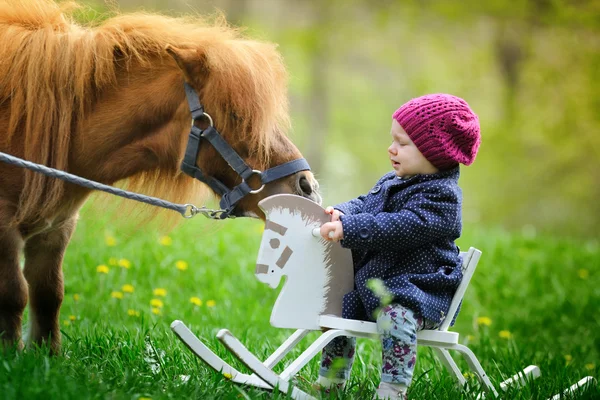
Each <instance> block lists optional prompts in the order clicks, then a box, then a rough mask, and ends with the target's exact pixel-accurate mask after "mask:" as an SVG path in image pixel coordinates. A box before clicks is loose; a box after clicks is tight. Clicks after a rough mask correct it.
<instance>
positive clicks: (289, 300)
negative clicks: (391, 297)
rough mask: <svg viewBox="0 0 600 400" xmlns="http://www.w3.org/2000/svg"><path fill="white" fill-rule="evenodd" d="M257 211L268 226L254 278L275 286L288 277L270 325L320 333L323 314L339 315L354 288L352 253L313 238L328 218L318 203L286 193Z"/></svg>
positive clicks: (320, 239)
mask: <svg viewBox="0 0 600 400" xmlns="http://www.w3.org/2000/svg"><path fill="white" fill-rule="evenodd" d="M259 207H260V208H261V209H262V210H263V212H264V213H265V215H266V223H265V231H264V233H263V238H262V241H261V245H260V249H259V253H258V258H257V262H256V277H257V279H258V280H260V281H261V282H264V283H267V284H269V285H270V286H271V287H272V288H277V287H278V286H279V283H280V281H281V278H282V277H285V283H284V285H283V288H282V289H281V292H280V293H279V296H278V298H277V301H276V302H275V305H274V306H273V310H272V313H271V321H270V322H271V325H273V326H275V327H279V328H294V329H319V316H320V315H325V314H327V315H335V316H338V317H341V315H342V298H343V296H344V294H346V293H348V292H349V291H351V290H352V288H353V286H354V273H353V266H352V255H351V252H350V250H347V249H344V248H342V247H341V246H340V244H339V243H333V242H326V241H325V240H323V239H322V238H321V237H314V236H313V234H312V231H313V229H314V228H319V227H320V226H321V225H322V224H324V223H325V222H328V221H329V219H330V216H329V215H327V214H326V213H325V210H324V209H323V208H322V207H321V206H319V205H318V204H316V203H314V202H312V201H310V200H308V199H306V198H303V197H300V196H295V195H288V194H281V195H275V196H271V197H268V198H266V199H264V200H262V201H261V202H260V203H259ZM334 277H335V278H334Z"/></svg>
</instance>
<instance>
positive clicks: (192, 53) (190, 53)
mask: <svg viewBox="0 0 600 400" xmlns="http://www.w3.org/2000/svg"><path fill="white" fill-rule="evenodd" d="M165 51H166V52H167V53H169V55H170V56H171V57H173V59H174V60H175V62H176V63H177V65H178V66H179V69H181V71H182V72H183V76H184V78H185V80H186V81H187V82H188V83H193V82H201V81H202V80H203V78H205V77H206V75H208V68H207V66H206V59H205V57H204V56H202V54H200V53H199V52H198V50H196V49H179V48H176V47H173V46H171V45H170V44H168V45H167V47H165Z"/></svg>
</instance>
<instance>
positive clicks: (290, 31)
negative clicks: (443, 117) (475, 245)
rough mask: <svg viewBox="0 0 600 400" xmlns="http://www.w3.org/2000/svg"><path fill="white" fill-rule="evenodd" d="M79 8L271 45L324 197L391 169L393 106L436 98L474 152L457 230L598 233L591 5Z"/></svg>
mask: <svg viewBox="0 0 600 400" xmlns="http://www.w3.org/2000/svg"><path fill="white" fill-rule="evenodd" d="M80 2H82V3H84V4H88V5H90V6H92V7H93V9H94V10H98V11H100V12H101V13H102V12H103V11H107V10H109V11H110V10H115V9H119V10H121V11H123V12H127V11H133V10H147V11H159V12H162V13H167V14H173V15H177V14H182V13H186V14H189V13H200V14H211V13H214V12H215V10H217V9H218V10H222V11H223V12H224V13H225V14H226V15H227V17H228V19H229V20H230V22H231V23H232V24H234V25H239V26H244V27H247V28H248V34H249V35H250V36H252V37H255V38H261V39H265V40H268V41H272V42H276V43H278V44H279V46H280V50H281V52H282V54H283V56H284V58H285V60H286V63H287V65H288V68H289V71H290V75H291V80H290V101H291V109H292V117H293V127H294V129H293V132H291V133H290V136H291V137H292V139H293V140H294V141H295V143H296V144H298V146H299V147H300V149H301V150H302V151H303V153H304V155H305V156H306V158H307V159H308V161H309V162H310V164H311V166H312V168H313V171H314V172H315V173H316V175H317V177H318V178H319V181H320V182H321V185H322V191H323V194H324V198H325V203H327V204H334V203H337V202H341V201H345V200H347V199H349V198H351V197H355V196H357V195H359V194H362V193H364V192H366V191H367V190H369V189H370V187H371V186H372V185H373V184H374V183H375V181H376V180H377V178H379V177H380V176H381V175H382V174H383V173H385V172H387V171H388V170H390V165H389V161H388V157H387V153H386V149H387V146H388V145H389V142H390V137H389V129H390V125H391V114H392V112H393V111H394V110H395V109H396V108H398V107H399V106H400V105H401V104H402V103H404V102H406V101H408V100H409V99H410V98H413V97H417V96H420V95H423V94H427V93H435V92H447V93H451V94H454V95H457V96H460V97H462V98H464V99H465V100H467V102H469V104H470V105H471V107H472V108H473V109H474V110H475V112H476V113H477V114H478V115H479V117H480V121H481V126H482V137H483V142H482V145H481V148H480V152H479V155H478V157H477V160H476V162H475V163H474V164H473V165H472V166H470V167H463V168H462V171H461V172H462V177H461V181H460V183H461V186H462V188H463V191H464V224H465V229H469V228H470V227H474V226H475V225H478V224H483V225H486V226H501V227H504V228H506V229H510V230H515V229H517V230H525V231H526V232H544V233H552V234H554V235H557V236H576V237H592V238H593V237H597V236H598V233H600V228H599V225H600V200H599V199H600V82H599V80H600V1H598V0H571V1H567V0H530V1H523V0H516V1H508V0H491V1H487V2H480V1H478V0H462V1H445V0H402V1H400V0H395V1H393V0H379V1H366V0H169V1H167V0H107V1H105V2H102V1H101V0H80ZM109 14H110V13H109ZM101 17H102V15H99V18H101Z"/></svg>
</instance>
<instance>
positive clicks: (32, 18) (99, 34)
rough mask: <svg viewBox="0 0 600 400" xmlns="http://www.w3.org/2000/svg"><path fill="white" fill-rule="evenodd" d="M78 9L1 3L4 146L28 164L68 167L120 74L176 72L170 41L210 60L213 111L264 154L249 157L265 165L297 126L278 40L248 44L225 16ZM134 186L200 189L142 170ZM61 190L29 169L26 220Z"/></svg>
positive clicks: (22, 0) (46, 0)
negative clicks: (96, 18) (86, 16)
mask: <svg viewBox="0 0 600 400" xmlns="http://www.w3.org/2000/svg"><path fill="white" fill-rule="evenodd" d="M79 8H81V6H80V5H78V4H76V3H74V2H66V3H56V2H55V1H53V0H3V1H2V2H1V3H0V110H1V109H2V108H4V109H10V119H9V123H8V131H7V132H5V133H3V134H2V136H3V137H2V136H0V143H1V142H4V146H12V147H14V148H19V149H21V154H22V156H23V157H24V158H25V159H27V160H29V161H33V162H36V163H40V164H44V165H47V166H50V167H53V168H57V169H60V170H69V153H70V152H72V151H73V148H72V147H73V141H72V138H73V135H74V132H76V131H77V129H78V127H80V126H81V123H82V121H83V120H84V119H85V117H86V115H87V113H89V112H90V111H91V109H92V107H93V105H94V101H95V100H96V99H97V98H98V96H99V95H100V94H101V92H102V91H103V90H106V89H109V88H115V87H116V86H117V85H118V82H119V79H118V78H119V76H121V75H122V74H128V73H134V72H135V69H136V68H143V69H144V73H145V74H151V73H152V71H153V70H159V69H161V70H164V69H165V68H173V70H175V69H176V68H177V66H176V63H175V62H174V60H173V59H172V58H171V57H170V56H169V55H168V54H167V52H166V51H165V48H166V47H167V46H168V45H172V46H175V47H177V48H189V49H197V50H198V52H199V54H201V55H202V57H203V59H204V60H205V62H206V66H205V68H206V70H207V71H208V77H207V79H206V81H205V82H203V84H204V88H205V90H204V91H203V92H204V93H203V97H202V101H203V104H204V106H205V108H206V109H207V110H211V111H210V112H211V115H212V117H213V119H214V120H215V123H216V124H217V125H218V128H219V130H221V132H223V131H225V132H236V134H239V132H249V134H248V136H247V137H243V138H239V139H238V140H244V141H246V142H247V143H248V144H249V148H250V149H251V151H256V154H250V155H251V156H252V157H254V159H256V160H257V162H258V163H259V164H262V165H266V164H267V162H268V158H269V154H270V153H271V152H272V151H273V149H272V148H271V147H272V143H271V142H270V136H271V134H272V133H273V132H274V131H279V132H282V133H285V132H287V130H288V129H289V125H290V124H289V115H288V99H287V72H286V69H285V67H284V65H283V62H282V59H281V56H280V54H279V53H278V51H277V50H276V46H275V45H274V44H271V43H266V42H259V41H255V40H248V39H246V38H245V37H244V36H243V35H242V34H241V32H240V30H239V29H236V28H233V27H230V26H228V25H227V23H226V21H225V20H224V18H223V17H222V16H221V17H217V18H216V19H215V20H213V21H208V20H207V19H204V18H201V17H198V16H193V17H178V18H175V17H168V16H163V15H158V14H150V13H132V14H118V13H117V14H116V15H115V16H113V17H111V18H109V19H107V20H105V21H102V22H98V23H94V22H93V23H91V24H89V26H82V25H80V24H78V23H76V22H75V21H74V12H75V11H76V10H77V9H79ZM150 76H151V75H150ZM182 93H183V87H182ZM115 107H127V105H126V104H119V105H115ZM234 127H235V129H233V128H234ZM185 133H186V132H182V135H185ZM17 146H19V147H17ZM8 148H10V147H8ZM254 149H256V150H254ZM180 152H181V153H183V148H182V149H181V150H180ZM180 156H181V157H182V156H183V154H180ZM262 165H261V166H262ZM127 186H128V187H129V188H132V189H134V190H136V189H137V190H140V189H142V190H144V191H146V192H148V193H150V194H152V195H154V196H158V197H164V198H167V199H171V200H175V199H181V198H185V197H186V196H188V195H190V194H191V193H192V192H193V191H195V190H197V189H198V187H197V184H196V183H195V182H194V180H193V179H191V178H189V177H187V176H185V175H183V174H182V173H180V172H179V171H178V170H175V169H172V170H154V171H147V172H143V173H140V174H138V175H135V176H133V177H131V178H130V179H129V180H128V184H127ZM63 193H64V183H62V182H61V181H58V180H56V179H51V178H46V177H44V176H41V175H39V174H34V173H30V172H27V173H26V181H25V187H24V190H23V192H22V193H21V204H20V214H22V215H25V214H29V213H30V212H32V211H33V210H36V212H37V213H38V214H40V215H42V214H43V213H44V210H46V211H47V210H50V209H52V208H56V206H57V205H58V203H59V201H60V199H61V196H62V194H63ZM42 195H43V196H44V198H43V200H42V199H41V196H42ZM41 205H43V206H41ZM40 207H42V208H40Z"/></svg>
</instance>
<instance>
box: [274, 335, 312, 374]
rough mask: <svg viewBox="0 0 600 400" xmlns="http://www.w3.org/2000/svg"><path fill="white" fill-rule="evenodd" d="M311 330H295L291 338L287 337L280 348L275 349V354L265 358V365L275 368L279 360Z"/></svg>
mask: <svg viewBox="0 0 600 400" xmlns="http://www.w3.org/2000/svg"><path fill="white" fill-rule="evenodd" d="M309 332H310V331H309V330H308V329H298V330H296V332H294V333H293V334H292V335H291V336H290V337H289V338H287V340H286V341H285V342H283V343H282V344H281V346H279V348H278V349H277V350H275V352H273V354H271V356H270V357H269V358H267V359H266V360H265V362H264V363H263V364H265V367H267V368H271V369H273V367H274V366H275V365H277V364H279V362H280V361H281V360H282V359H283V358H284V357H285V356H286V355H287V354H288V353H289V352H290V350H292V349H293V348H294V347H295V346H296V345H297V344H298V343H300V341H301V340H302V339H303V338H304V337H305V336H306V335H308V333H309Z"/></svg>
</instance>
